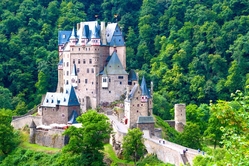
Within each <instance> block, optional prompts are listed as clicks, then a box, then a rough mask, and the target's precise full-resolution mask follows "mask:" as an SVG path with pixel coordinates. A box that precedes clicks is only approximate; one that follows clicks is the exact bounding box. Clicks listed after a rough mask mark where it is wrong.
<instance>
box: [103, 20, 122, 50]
mask: <svg viewBox="0 0 249 166" xmlns="http://www.w3.org/2000/svg"><path fill="white" fill-rule="evenodd" d="M106 40H107V44H108V45H109V46H124V45H125V42H124V38H123V34H122V32H121V30H120V28H119V26H118V24H117V23H109V24H108V25H107V27H106Z"/></svg>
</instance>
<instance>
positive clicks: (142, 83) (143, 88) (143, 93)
mask: <svg viewBox="0 0 249 166" xmlns="http://www.w3.org/2000/svg"><path fill="white" fill-rule="evenodd" d="M141 90H142V96H147V97H148V98H151V96H150V93H149V91H148V88H147V86H146V81H145V78H144V76H143V79H142V82H141Z"/></svg>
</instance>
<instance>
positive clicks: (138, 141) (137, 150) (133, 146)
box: [122, 128, 145, 164]
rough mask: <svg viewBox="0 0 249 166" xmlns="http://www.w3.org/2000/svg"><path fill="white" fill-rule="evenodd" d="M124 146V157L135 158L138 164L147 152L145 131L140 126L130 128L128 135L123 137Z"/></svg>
mask: <svg viewBox="0 0 249 166" xmlns="http://www.w3.org/2000/svg"><path fill="white" fill-rule="evenodd" d="M122 148H123V155H124V158H125V159H127V160H133V161H134V163H135V164H136V162H137V161H138V160H139V159H140V158H141V157H142V156H143V155H144V152H145V146H144V144H143V132H142V131H141V130H140V129H139V128H134V129H129V130H128V133H127V135H125V136H124V138H123V144H122Z"/></svg>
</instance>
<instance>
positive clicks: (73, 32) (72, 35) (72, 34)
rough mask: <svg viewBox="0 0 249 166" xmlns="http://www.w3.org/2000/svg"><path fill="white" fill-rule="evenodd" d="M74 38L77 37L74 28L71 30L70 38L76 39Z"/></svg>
mask: <svg viewBox="0 0 249 166" xmlns="http://www.w3.org/2000/svg"><path fill="white" fill-rule="evenodd" d="M76 37H77V35H76V32H75V30H74V27H73V30H72V33H71V37H70V38H76Z"/></svg>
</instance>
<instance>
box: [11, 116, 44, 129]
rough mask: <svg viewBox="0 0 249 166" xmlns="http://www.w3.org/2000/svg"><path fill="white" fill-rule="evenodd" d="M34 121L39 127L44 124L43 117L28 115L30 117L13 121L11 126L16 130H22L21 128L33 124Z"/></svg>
mask: <svg viewBox="0 0 249 166" xmlns="http://www.w3.org/2000/svg"><path fill="white" fill-rule="evenodd" d="M32 120H33V121H34V122H35V124H36V126H39V125H41V124H42V117H41V116H32V115H28V116H24V117H20V118H15V119H13V120H12V122H11V125H12V126H13V127H14V128H15V129H21V128H23V127H25V126H26V125H28V126H29V125H30V124H31V122H32Z"/></svg>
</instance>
